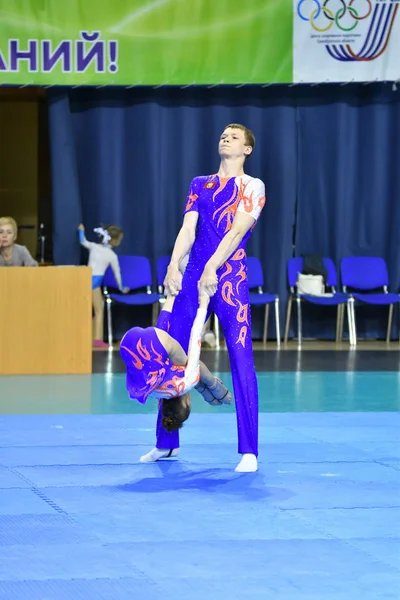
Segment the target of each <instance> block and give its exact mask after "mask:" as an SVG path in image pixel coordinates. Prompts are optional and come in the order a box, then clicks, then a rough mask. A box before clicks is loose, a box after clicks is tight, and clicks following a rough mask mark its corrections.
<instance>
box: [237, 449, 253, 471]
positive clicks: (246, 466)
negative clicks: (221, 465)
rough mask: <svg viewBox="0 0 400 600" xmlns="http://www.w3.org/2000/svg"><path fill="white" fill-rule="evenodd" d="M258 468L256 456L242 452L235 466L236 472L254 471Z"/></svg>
mask: <svg viewBox="0 0 400 600" xmlns="http://www.w3.org/2000/svg"><path fill="white" fill-rule="evenodd" d="M257 469H258V463H257V456H256V455H255V454H248V453H246V454H242V460H241V461H240V463H239V464H238V466H237V467H236V469H235V471H236V473H254V472H255V471H257Z"/></svg>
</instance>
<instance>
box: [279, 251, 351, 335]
mask: <svg viewBox="0 0 400 600" xmlns="http://www.w3.org/2000/svg"><path fill="white" fill-rule="evenodd" d="M323 261H324V265H325V267H326V269H327V272H328V279H327V282H326V285H327V288H328V293H329V294H330V295H326V296H314V295H311V294H300V293H299V292H298V291H297V278H298V275H299V273H301V272H302V271H303V266H304V259H303V258H302V257H297V258H291V259H289V260H288V263H287V270H288V281H289V287H290V294H289V299H288V305H287V311H286V323H285V337H284V340H285V343H286V342H287V340H288V336H289V327H290V318H291V313H292V303H293V301H294V300H295V301H296V304H297V339H298V345H299V346H301V343H302V318H301V304H302V302H307V303H309V304H318V305H319V306H337V318H336V342H339V341H341V340H342V333H343V321H344V307H345V306H347V321H348V326H349V338H350V345H352V346H353V345H355V330H354V300H353V298H352V297H351V295H350V294H347V293H345V292H337V291H336V287H337V274H336V267H335V265H334V263H333V261H332V259H330V258H324V259H323Z"/></svg>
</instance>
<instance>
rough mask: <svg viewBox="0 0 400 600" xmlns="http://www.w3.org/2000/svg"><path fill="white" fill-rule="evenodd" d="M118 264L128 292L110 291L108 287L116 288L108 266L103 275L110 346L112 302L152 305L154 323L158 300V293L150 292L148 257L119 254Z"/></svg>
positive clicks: (150, 281)
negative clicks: (128, 289)
mask: <svg viewBox="0 0 400 600" xmlns="http://www.w3.org/2000/svg"><path fill="white" fill-rule="evenodd" d="M118 260H119V266H120V269H121V277H122V282H123V284H124V286H127V287H129V288H130V290H131V292H130V293H129V294H121V292H117V293H110V292H109V289H108V288H116V289H118V285H117V282H116V281H115V277H114V273H113V271H112V269H111V267H108V269H107V271H106V272H105V275H104V281H103V286H104V295H105V298H106V307H107V325H108V345H109V346H110V347H111V346H112V341H113V329H112V314H111V306H112V303H113V302H118V303H120V304H128V305H130V306H145V305H147V306H149V305H152V306H153V313H152V321H153V324H155V321H156V317H157V313H158V307H159V302H160V294H155V293H153V292H152V289H151V286H152V283H153V281H152V276H151V265H150V261H149V259H148V258H146V257H145V256H119V257H118ZM140 289H145V290H146V291H145V292H135V290H140ZM132 292H133V293H132Z"/></svg>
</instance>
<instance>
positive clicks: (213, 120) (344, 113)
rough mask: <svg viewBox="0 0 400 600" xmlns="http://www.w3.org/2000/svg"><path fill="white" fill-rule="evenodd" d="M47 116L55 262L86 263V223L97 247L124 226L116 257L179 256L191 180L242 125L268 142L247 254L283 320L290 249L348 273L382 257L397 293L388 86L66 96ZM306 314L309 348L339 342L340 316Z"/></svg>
mask: <svg viewBox="0 0 400 600" xmlns="http://www.w3.org/2000/svg"><path fill="white" fill-rule="evenodd" d="M49 104H50V108H49V118H50V142H51V157H52V178H53V211H54V215H53V219H54V259H55V263H56V264H78V263H79V262H81V261H82V260H84V259H86V258H87V256H85V255H84V254H82V252H81V249H80V247H79V244H78V242H77V235H76V227H77V225H78V224H79V223H80V222H81V221H82V222H83V223H84V224H85V225H86V227H87V230H88V233H87V235H88V237H89V238H90V237H91V231H92V229H93V228H94V227H95V226H98V225H99V223H104V224H110V223H113V224H117V225H121V226H122V227H123V229H124V231H125V237H124V240H123V243H122V245H121V248H120V249H119V252H120V253H123V254H141V255H146V256H148V257H149V258H150V260H151V261H152V263H153V265H155V261H156V259H157V258H158V257H159V256H162V255H164V254H168V253H170V251H171V249H172V246H173V243H174V240H175V237H176V234H177V232H178V230H179V227H180V224H181V220H182V209H183V206H184V200H185V197H186V193H187V189H188V186H189V183H190V180H191V179H192V178H193V177H194V176H195V175H198V174H207V173H213V172H215V171H216V170H217V168H218V154H217V143H218V138H219V135H220V133H221V131H222V129H223V128H224V126H225V125H226V124H228V123H230V122H239V123H245V124H246V125H247V126H249V127H250V128H251V129H253V131H254V132H255V134H256V138H257V144H256V149H255V152H254V155H253V156H252V157H251V159H249V161H248V163H247V164H246V170H247V172H248V173H249V174H251V175H254V176H257V177H260V178H262V179H263V180H264V181H265V183H266V189H267V204H266V207H265V209H264V211H263V215H262V217H261V220H260V222H259V224H258V225H257V227H256V229H255V231H254V234H253V238H252V240H251V242H250V245H249V254H252V255H255V256H258V257H259V258H260V259H261V261H262V264H263V267H264V273H265V279H266V288H267V289H268V290H269V291H271V292H276V293H278V294H279V295H280V297H281V299H282V315H281V317H282V320H283V317H284V310H285V307H286V299H287V284H286V261H287V260H288V258H290V257H291V256H292V255H293V251H294V247H293V242H295V253H296V254H297V255H299V254H303V253H309V252H310V253H320V254H325V255H329V256H332V258H334V259H335V260H336V261H337V262H338V261H339V260H340V259H341V258H342V257H343V256H345V255H346V254H377V255H380V256H383V257H384V258H385V259H386V260H387V261H388V264H389V268H390V276H391V281H392V288H393V289H398V288H399V287H400V266H399V260H398V256H399V253H398V250H399V242H398V239H399V235H398V231H399V226H400V204H399V202H400V176H399V175H398V169H397V168H396V167H397V165H399V164H400V163H399V158H400V137H399V134H400V95H399V92H394V91H392V89H391V86H389V85H386V86H385V85H383V84H382V85H372V86H345V87H336V86H335V87H334V86H330V87H323V88H316V87H304V88H296V87H268V88H262V87H244V88H210V89H208V88H186V89H178V88H165V89H164V88H160V89H146V88H133V89H130V90H125V89H115V88H114V89H112V88H104V89H99V90H97V89H75V90H70V89H63V88H58V89H56V90H53V91H51V92H50V94H49ZM294 233H295V235H294ZM338 264H339V263H338ZM306 312H307V315H306V321H305V326H304V329H305V331H304V333H305V335H306V336H307V335H313V336H316V337H325V336H331V335H332V329H333V314H329V315H328V316H326V315H325V314H324V315H323V316H322V319H321V315H318V314H317V313H314V312H313V313H312V314H311V313H310V315H311V316H309V317H308V313H309V311H306ZM375 314H376V313H375ZM255 317H256V318H255V319H254V321H255V327H254V334H255V336H257V335H259V333H260V325H261V319H260V317H261V315H257V314H255ZM362 317H363V315H361V321H360V323H362V325H361V330H360V333H362V332H363V327H364V325H365V323H367V325H368V331H369V335H371V336H374V337H375V336H376V335H380V336H383V332H384V321H383V317H382V316H381V318H378V319H373V320H372V321H371V320H370V317H369V316H368V315H367V317H368V318H367V319H363V318H362ZM315 323H317V326H316V325H315ZM271 325H272V324H271ZM124 326H125V324H124V325H122V326H121V332H122V333H123V329H124ZM364 329H365V327H364ZM270 333H271V334H273V328H272V327H271V329H270Z"/></svg>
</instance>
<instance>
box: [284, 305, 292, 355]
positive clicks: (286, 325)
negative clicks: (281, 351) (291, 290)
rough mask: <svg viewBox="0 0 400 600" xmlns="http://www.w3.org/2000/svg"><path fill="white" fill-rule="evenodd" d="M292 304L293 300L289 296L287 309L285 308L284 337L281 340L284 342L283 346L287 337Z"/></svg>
mask: <svg viewBox="0 0 400 600" xmlns="http://www.w3.org/2000/svg"><path fill="white" fill-rule="evenodd" d="M292 302H293V298H292V296H289V300H288V303H287V308H286V322H285V337H284V338H283V341H284V342H285V344H287V341H288V337H289V327H290V318H291V316H292Z"/></svg>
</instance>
